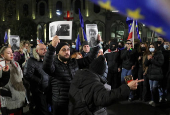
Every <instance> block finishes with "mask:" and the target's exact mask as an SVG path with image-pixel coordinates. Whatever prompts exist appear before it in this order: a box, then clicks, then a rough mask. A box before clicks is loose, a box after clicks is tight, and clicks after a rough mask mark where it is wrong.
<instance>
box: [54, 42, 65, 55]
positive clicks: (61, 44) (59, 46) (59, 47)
mask: <svg viewBox="0 0 170 115" xmlns="http://www.w3.org/2000/svg"><path fill="white" fill-rule="evenodd" d="M65 45H67V46H68V44H67V43H65V42H60V43H58V45H57V47H56V54H58V53H59V51H60V49H61V48H62V47H63V46H65Z"/></svg>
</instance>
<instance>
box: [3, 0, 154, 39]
mask: <svg viewBox="0 0 170 115" xmlns="http://www.w3.org/2000/svg"><path fill="white" fill-rule="evenodd" d="M0 4H1V5H2V7H1V8H0V10H1V12H0V16H1V21H0V25H1V28H3V27H4V28H5V27H6V25H7V20H8V21H9V20H10V21H13V20H20V19H21V18H23V17H27V18H30V19H32V20H33V21H34V22H35V23H36V24H37V37H38V38H39V39H42V40H43V41H44V42H46V41H48V39H49V37H48V36H49V23H51V22H53V21H63V20H64V16H65V12H67V11H70V12H71V11H72V12H73V20H72V21H73V28H72V29H73V31H72V40H73V41H74V40H75V39H76V38H77V35H78V32H79V28H80V21H79V13H78V8H79V9H80V10H81V13H82V16H83V20H84V24H97V25H98V31H99V34H100V35H101V36H102V39H103V40H104V41H108V40H110V39H113V38H117V39H118V41H120V40H126V39H127V37H128V25H127V24H126V17H125V16H122V15H120V14H119V13H117V12H115V11H108V10H106V9H103V8H100V7H99V6H97V5H95V4H93V3H92V2H90V1H89V0H0ZM138 26H139V34H140V36H141V39H142V41H155V40H156V39H157V37H156V35H155V34H154V32H152V31H151V30H150V29H148V28H147V27H146V26H144V24H141V23H138ZM5 29H7V30H8V33H10V27H6V28H5ZM2 36H3V35H1V37H2ZM1 42H2V40H1Z"/></svg>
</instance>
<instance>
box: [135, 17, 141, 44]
mask: <svg viewBox="0 0 170 115" xmlns="http://www.w3.org/2000/svg"><path fill="white" fill-rule="evenodd" d="M136 33H137V37H138V39H139V40H140V42H142V40H141V38H140V35H139V29H138V21H137V20H136Z"/></svg>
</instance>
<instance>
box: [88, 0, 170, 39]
mask: <svg viewBox="0 0 170 115" xmlns="http://www.w3.org/2000/svg"><path fill="white" fill-rule="evenodd" d="M90 1H92V2H94V3H95V4H98V5H100V6H101V7H103V8H105V9H107V10H111V11H113V10H119V12H120V13H121V14H124V15H126V16H128V17H131V18H133V19H134V20H138V21H139V22H141V23H144V24H146V25H147V26H148V27H150V28H151V29H152V30H153V31H155V32H156V33H158V34H160V35H162V36H163V37H165V38H167V39H169V40H170V32H169V31H170V21H169V20H170V15H169V14H170V7H169V4H170V0H156V1H155V0H90ZM160 6H161V8H160Z"/></svg>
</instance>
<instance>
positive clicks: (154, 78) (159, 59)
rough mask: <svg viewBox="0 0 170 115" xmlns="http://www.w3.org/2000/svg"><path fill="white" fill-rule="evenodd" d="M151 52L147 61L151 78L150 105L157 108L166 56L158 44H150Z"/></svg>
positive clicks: (148, 74) (146, 64) (148, 73)
mask: <svg viewBox="0 0 170 115" xmlns="http://www.w3.org/2000/svg"><path fill="white" fill-rule="evenodd" d="M149 51H150V53H151V54H150V55H148V56H147V59H146V60H145V66H148V71H147V77H148V78H149V84H150V91H151V101H150V102H149V104H150V105H152V106H156V104H157V103H158V102H159V92H158V84H159V81H160V80H161V79H163V72H162V65H163V63H164V56H163V54H162V51H161V50H160V49H159V48H158V43H156V42H154V43H153V44H150V48H149Z"/></svg>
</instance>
